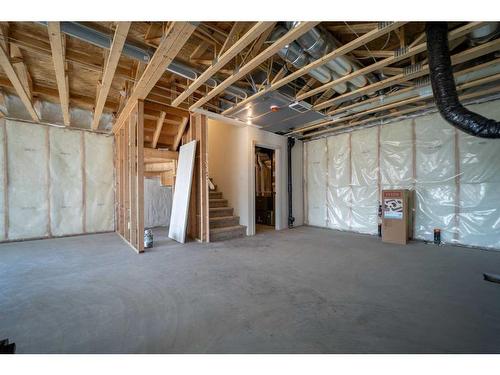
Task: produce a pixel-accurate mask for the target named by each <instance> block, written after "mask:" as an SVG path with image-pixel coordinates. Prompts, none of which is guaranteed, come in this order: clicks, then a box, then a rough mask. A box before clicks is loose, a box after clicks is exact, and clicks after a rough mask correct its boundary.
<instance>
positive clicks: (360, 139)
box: [304, 101, 500, 249]
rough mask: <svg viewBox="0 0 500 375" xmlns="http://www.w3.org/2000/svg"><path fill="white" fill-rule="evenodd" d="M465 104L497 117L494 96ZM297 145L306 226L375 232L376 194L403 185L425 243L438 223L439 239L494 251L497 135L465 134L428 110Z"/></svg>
mask: <svg viewBox="0 0 500 375" xmlns="http://www.w3.org/2000/svg"><path fill="white" fill-rule="evenodd" d="M469 109H471V110H473V111H475V112H478V113H481V114H482V115H484V116H486V117H489V118H494V119H500V102H499V101H493V102H486V103H481V104H476V105H472V106H469ZM304 150H305V151H304V160H305V161H306V164H305V165H306V171H305V176H306V179H305V186H306V188H307V189H306V197H305V199H306V201H307V202H308V205H307V206H306V209H307V212H306V217H307V219H308V224H309V225H316V226H323V227H330V228H333V229H340V230H352V231H356V232H362V233H372V234H374V233H376V232H377V211H378V204H379V200H380V194H381V191H382V190H383V189H403V188H404V189H411V190H414V191H415V197H416V203H415V212H414V218H415V220H414V225H415V227H414V236H415V237H416V238H418V239H422V240H428V241H432V239H433V231H434V229H435V228H439V229H441V237H442V240H443V241H444V242H449V243H459V244H464V245H470V246H479V247H487V248H494V249H500V140H496V139H483V138H477V137H472V136H469V135H467V134H465V133H463V132H461V131H459V130H457V129H455V128H454V127H452V126H451V125H449V124H448V123H446V122H445V121H444V120H443V119H442V118H441V116H440V115H439V114H438V113H434V114H430V115H425V116H420V117H416V118H413V119H405V120H402V121H399V122H394V123H391V124H386V125H383V126H379V127H372V128H367V129H362V130H357V131H353V132H350V133H344V134H339V135H335V136H330V137H327V138H323V139H318V140H314V141H311V142H308V143H306V144H305V147H304ZM323 193H325V194H326V196H327V199H326V202H325V204H324V208H322V207H321V205H322V204H323V196H324V194H323ZM325 210H326V213H325ZM325 215H326V216H325Z"/></svg>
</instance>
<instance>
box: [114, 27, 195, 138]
mask: <svg viewBox="0 0 500 375" xmlns="http://www.w3.org/2000/svg"><path fill="white" fill-rule="evenodd" d="M195 29H196V26H195V25H194V24H192V23H189V22H172V24H171V25H170V27H169V29H168V30H167V32H166V35H165V37H164V39H163V40H162V41H161V43H160V45H159V46H158V48H157V50H156V52H155V53H154V55H153V57H152V58H151V61H150V62H149V63H148V65H147V66H146V69H145V70H144V73H143V74H142V76H141V78H140V80H139V82H137V84H136V86H135V88H134V90H133V91H132V93H131V94H130V97H129V98H128V100H127V102H126V104H125V106H124V107H123V110H122V111H121V113H120V116H119V117H118V119H117V120H116V123H115V124H114V126H113V132H114V133H116V132H117V131H118V130H120V129H121V127H122V126H123V124H124V122H125V120H126V119H127V117H128V115H129V114H130V112H131V111H132V109H133V108H134V105H135V102H136V101H137V100H139V99H145V98H146V97H147V95H148V94H149V92H150V91H151V89H152V88H153V87H154V85H155V84H156V82H158V80H159V79H160V77H161V76H162V75H163V73H164V72H165V69H166V68H167V67H168V65H169V64H170V63H171V62H172V60H173V59H174V57H175V56H176V55H177V54H178V53H179V51H180V49H181V48H182V47H183V46H184V44H185V43H186V41H187V40H188V39H189V37H190V36H191V34H192V33H193V32H194V30H195Z"/></svg>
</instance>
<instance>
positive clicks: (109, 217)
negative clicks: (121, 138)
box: [84, 132, 114, 232]
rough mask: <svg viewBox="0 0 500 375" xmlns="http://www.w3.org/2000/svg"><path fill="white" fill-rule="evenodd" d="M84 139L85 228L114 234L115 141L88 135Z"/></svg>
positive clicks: (109, 138) (90, 230)
mask: <svg viewBox="0 0 500 375" xmlns="http://www.w3.org/2000/svg"><path fill="white" fill-rule="evenodd" d="M84 137H85V193H86V199H85V228H86V231H87V232H104V231H112V230H114V172H113V171H114V166H113V138H112V137H106V136H102V135H99V134H94V133H88V132H86V133H85V134H84Z"/></svg>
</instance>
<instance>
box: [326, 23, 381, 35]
mask: <svg viewBox="0 0 500 375" xmlns="http://www.w3.org/2000/svg"><path fill="white" fill-rule="evenodd" d="M375 27H377V23H376V22H366V23H356V24H351V25H347V24H346V25H338V26H337V25H336V26H327V27H326V28H327V29H328V30H330V31H332V32H334V33H340V34H364V33H368V32H370V31H372V30H373V29H374V28H375Z"/></svg>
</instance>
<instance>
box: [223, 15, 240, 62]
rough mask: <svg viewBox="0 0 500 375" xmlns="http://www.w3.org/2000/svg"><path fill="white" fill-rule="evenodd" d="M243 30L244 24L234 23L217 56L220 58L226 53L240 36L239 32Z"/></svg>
mask: <svg viewBox="0 0 500 375" xmlns="http://www.w3.org/2000/svg"><path fill="white" fill-rule="evenodd" d="M244 28H245V23H244V22H235V23H234V24H233V27H232V28H231V31H230V32H229V34H228V35H227V38H226V41H225V42H224V44H223V45H222V47H221V49H220V51H219V56H221V55H222V54H223V53H224V52H226V51H227V50H228V49H229V48H231V47H232V46H233V45H234V44H235V43H236V41H237V40H238V37H239V36H240V32H241V31H242V30H243V29H244Z"/></svg>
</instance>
